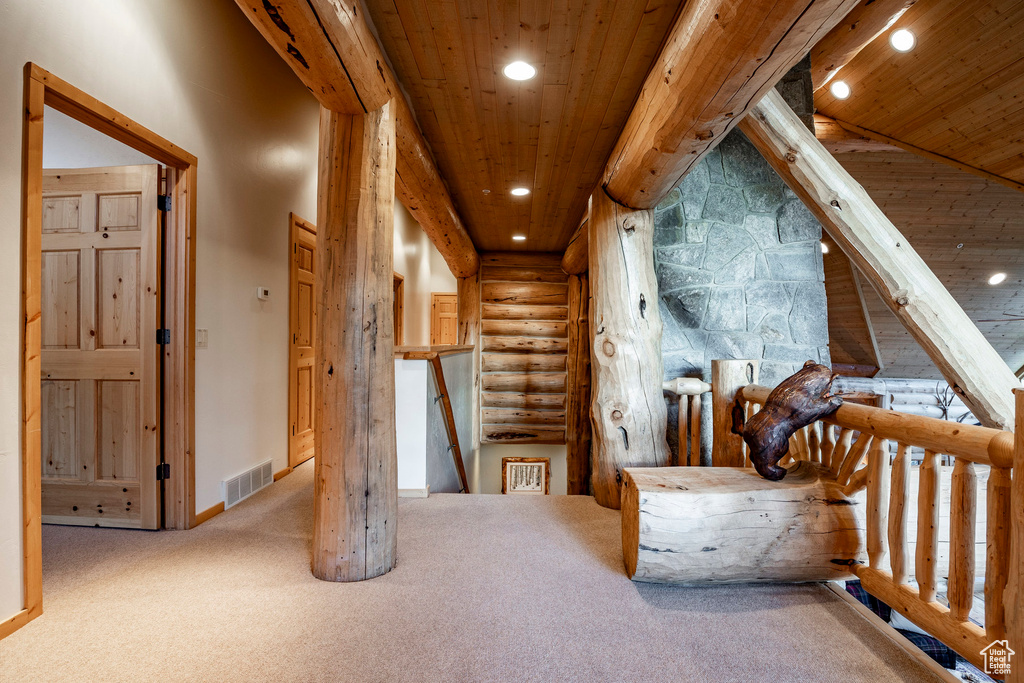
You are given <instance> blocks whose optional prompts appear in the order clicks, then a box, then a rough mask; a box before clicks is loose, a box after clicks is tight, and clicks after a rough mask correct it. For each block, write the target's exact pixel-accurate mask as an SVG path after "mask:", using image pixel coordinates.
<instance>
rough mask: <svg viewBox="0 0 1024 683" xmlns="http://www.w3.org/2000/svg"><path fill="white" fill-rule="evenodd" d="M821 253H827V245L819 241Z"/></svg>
mask: <svg viewBox="0 0 1024 683" xmlns="http://www.w3.org/2000/svg"><path fill="white" fill-rule="evenodd" d="M821 253H822V254H827V253H828V245H827V244H825V243H824V242H822V243H821Z"/></svg>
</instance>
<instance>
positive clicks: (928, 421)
mask: <svg viewBox="0 0 1024 683" xmlns="http://www.w3.org/2000/svg"><path fill="white" fill-rule="evenodd" d="M741 392H742V393H741V398H742V400H744V401H750V402H752V403H761V404H763V403H764V402H765V400H766V399H767V398H768V394H769V393H770V392H771V389H770V388H768V387H763V386H759V385H748V386H746V387H743V388H742V389H741ZM823 421H824V422H826V423H828V424H833V425H839V426H840V427H843V428H845V429H852V430H854V431H858V432H862V433H863V432H866V433H868V434H871V435H872V436H875V437H878V438H882V439H889V440H892V441H898V442H900V443H911V444H913V445H915V446H920V447H922V448H926V449H930V450H934V451H937V452H940V453H944V454H946V455H951V456H953V457H957V458H961V457H962V458H967V459H968V460H971V461H972V462H975V463H977V464H979V465H995V466H996V467H1012V466H1013V432H1005V431H1000V430H998V429H991V428H989V427H979V426H977V425H966V424H961V423H959V422H945V421H943V420H936V419H933V418H928V417H921V416H918V415H907V414H905V413H898V412H896V411H892V410H882V409H880V408H873V407H871V406H864V405H858V404H856V403H844V404H843V406H842V407H841V408H840V409H839V410H838V411H836V413H835V414H834V415H832V416H831V417H829V418H826V419H825V420H823Z"/></svg>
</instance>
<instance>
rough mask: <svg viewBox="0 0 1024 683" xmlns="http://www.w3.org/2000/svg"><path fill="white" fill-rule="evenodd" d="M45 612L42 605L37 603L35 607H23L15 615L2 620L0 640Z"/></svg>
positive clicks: (0, 623)
mask: <svg viewBox="0 0 1024 683" xmlns="http://www.w3.org/2000/svg"><path fill="white" fill-rule="evenodd" d="M42 613H43V607H42V605H37V606H36V607H35V608H34V609H23V610H21V611H20V612H18V613H17V614H15V615H14V616H13V617H10V618H8V619H5V620H4V621H2V622H0V640H3V639H4V638H6V637H7V636H9V635H11V634H12V633H14V632H15V631H17V630H18V629H19V628H21V627H22V626H24V625H25V624H27V623H28V622H30V621H32V620H33V619H35V618H36V617H38V616H39V615H41V614H42Z"/></svg>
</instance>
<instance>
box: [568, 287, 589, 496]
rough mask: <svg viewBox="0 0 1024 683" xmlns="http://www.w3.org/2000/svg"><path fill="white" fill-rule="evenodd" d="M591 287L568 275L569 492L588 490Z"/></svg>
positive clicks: (574, 493) (585, 493)
mask: <svg viewBox="0 0 1024 683" xmlns="http://www.w3.org/2000/svg"><path fill="white" fill-rule="evenodd" d="M589 312H590V286H589V283H588V281H587V274H586V273H581V274H579V275H570V276H569V314H568V321H569V325H568V333H569V348H568V356H567V358H566V361H565V365H566V381H565V447H566V463H567V469H568V487H567V489H568V490H567V491H566V493H568V494H569V495H579V496H586V495H588V494H589V493H590V442H591V439H592V437H591V426H590V326H589V324H588V320H589V319H588V315H589Z"/></svg>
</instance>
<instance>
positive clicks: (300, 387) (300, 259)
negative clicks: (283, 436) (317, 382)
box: [288, 214, 316, 467]
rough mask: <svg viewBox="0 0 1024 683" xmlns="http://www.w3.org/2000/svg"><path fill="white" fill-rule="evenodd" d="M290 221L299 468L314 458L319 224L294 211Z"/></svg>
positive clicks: (294, 456)
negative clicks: (317, 229)
mask: <svg viewBox="0 0 1024 683" xmlns="http://www.w3.org/2000/svg"><path fill="white" fill-rule="evenodd" d="M289 221H290V223H291V236H292V239H291V242H292V249H291V252H292V253H291V267H290V268H289V282H290V285H289V293H288V302H289V304H288V308H289V314H288V315H289V325H288V326H289V332H290V333H291V345H290V346H289V352H288V367H289V371H288V422H289V429H290V432H289V435H288V439H289V441H288V444H289V446H288V466H289V467H295V466H296V465H298V464H299V463H302V462H305V461H306V460H308V459H309V458H312V457H313V397H314V395H313V360H314V356H315V353H316V349H315V348H314V346H313V340H314V338H315V334H316V332H315V331H316V305H315V299H314V296H313V292H314V287H315V277H316V274H315V270H314V269H315V268H316V226H315V225H313V224H312V223H310V222H308V221H304V220H302V219H301V218H299V217H298V216H296V215H295V214H290V216H289Z"/></svg>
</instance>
